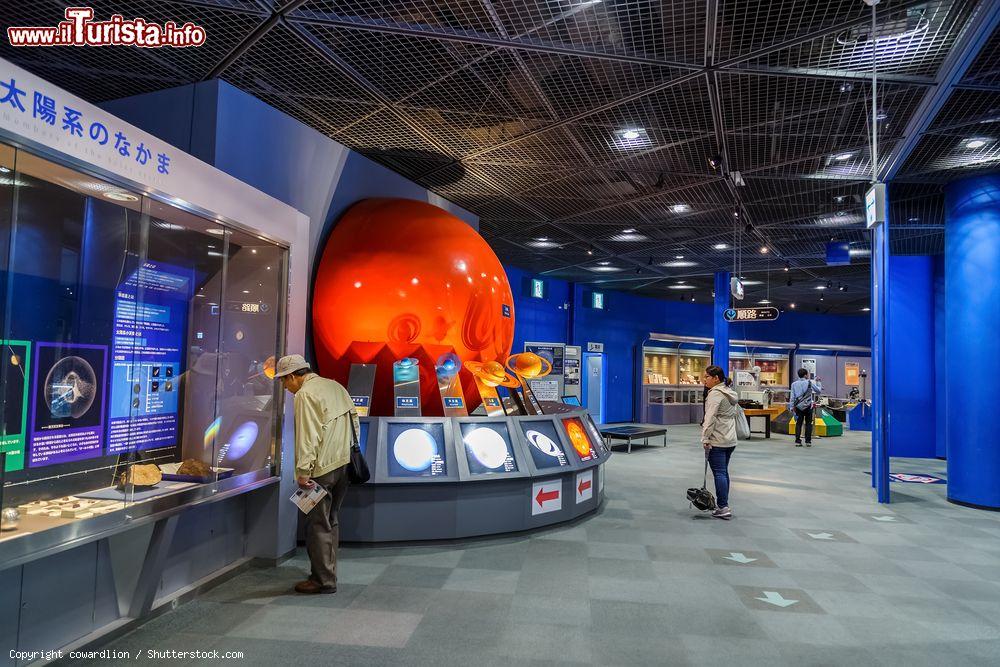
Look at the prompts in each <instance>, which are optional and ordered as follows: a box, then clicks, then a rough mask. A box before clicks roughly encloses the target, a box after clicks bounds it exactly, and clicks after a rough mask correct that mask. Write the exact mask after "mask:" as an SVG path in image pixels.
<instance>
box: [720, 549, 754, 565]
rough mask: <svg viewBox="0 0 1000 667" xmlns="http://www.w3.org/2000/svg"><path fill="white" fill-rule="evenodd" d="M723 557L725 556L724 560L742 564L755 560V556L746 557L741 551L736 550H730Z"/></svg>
mask: <svg viewBox="0 0 1000 667" xmlns="http://www.w3.org/2000/svg"><path fill="white" fill-rule="evenodd" d="M723 558H725V559H726V560H731V561H733V562H734V563H740V564H742V565H746V564H747V563H752V562H754V561H755V560H757V559H756V558H748V557H747V556H745V555H744V554H743V553H741V552H736V551H732V552H730V553H729V555H728V556H723Z"/></svg>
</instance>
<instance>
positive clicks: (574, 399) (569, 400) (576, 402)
mask: <svg viewBox="0 0 1000 667" xmlns="http://www.w3.org/2000/svg"><path fill="white" fill-rule="evenodd" d="M562 402H563V403H565V404H566V405H572V406H573V407H574V408H582V407H583V406H582V405H580V397H579V396H563V397H562Z"/></svg>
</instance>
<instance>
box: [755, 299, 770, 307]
mask: <svg viewBox="0 0 1000 667" xmlns="http://www.w3.org/2000/svg"><path fill="white" fill-rule="evenodd" d="M757 303H761V304H764V305H765V306H766V305H767V304H769V303H771V300H770V299H761V300H760V301H758V302H757Z"/></svg>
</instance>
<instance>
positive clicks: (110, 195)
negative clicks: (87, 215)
mask: <svg viewBox="0 0 1000 667" xmlns="http://www.w3.org/2000/svg"><path fill="white" fill-rule="evenodd" d="M104 198H105V199H110V200H111V201H139V198H138V197H136V196H135V195H133V194H129V193H128V192H117V191H112V192H105V193H104Z"/></svg>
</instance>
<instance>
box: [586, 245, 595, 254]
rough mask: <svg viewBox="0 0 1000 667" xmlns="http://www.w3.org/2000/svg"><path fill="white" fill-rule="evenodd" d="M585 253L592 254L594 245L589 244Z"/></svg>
mask: <svg viewBox="0 0 1000 667" xmlns="http://www.w3.org/2000/svg"><path fill="white" fill-rule="evenodd" d="M587 254H588V255H593V254H594V246H589V247H588V248H587Z"/></svg>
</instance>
